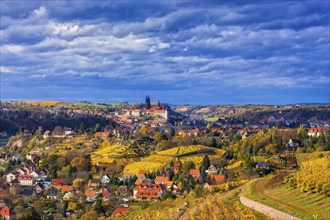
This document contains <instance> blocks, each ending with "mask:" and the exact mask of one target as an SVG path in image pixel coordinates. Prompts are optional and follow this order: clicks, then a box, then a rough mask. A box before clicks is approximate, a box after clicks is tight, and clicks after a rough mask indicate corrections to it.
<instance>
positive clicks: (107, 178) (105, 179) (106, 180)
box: [101, 174, 110, 184]
mask: <svg viewBox="0 0 330 220" xmlns="http://www.w3.org/2000/svg"><path fill="white" fill-rule="evenodd" d="M109 182H110V177H109V175H108V174H105V175H103V176H102V178H101V183H102V184H106V183H109Z"/></svg>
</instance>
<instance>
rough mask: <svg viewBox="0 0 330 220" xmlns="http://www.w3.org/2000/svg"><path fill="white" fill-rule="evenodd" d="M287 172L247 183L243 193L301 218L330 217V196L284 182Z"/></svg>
mask: <svg viewBox="0 0 330 220" xmlns="http://www.w3.org/2000/svg"><path fill="white" fill-rule="evenodd" d="M285 176H287V174H277V175H274V176H268V177H265V178H261V179H256V180H254V181H252V182H251V183H249V184H247V186H246V188H245V189H244V191H243V193H242V194H243V195H244V196H245V197H247V198H250V199H252V200H254V201H257V202H260V203H262V204H265V205H268V206H270V207H273V208H275V209H278V210H280V211H283V212H286V213H288V214H291V215H293V216H297V217H299V218H301V219H306V220H307V219H324V220H326V219H329V217H330V197H327V196H326V195H322V194H318V193H310V192H302V191H300V190H299V189H297V188H291V187H290V186H289V185H288V184H285V183H283V180H284V178H285Z"/></svg>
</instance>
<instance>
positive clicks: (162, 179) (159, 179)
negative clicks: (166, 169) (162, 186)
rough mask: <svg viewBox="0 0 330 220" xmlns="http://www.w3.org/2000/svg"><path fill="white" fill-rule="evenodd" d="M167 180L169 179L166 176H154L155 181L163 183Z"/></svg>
mask: <svg viewBox="0 0 330 220" xmlns="http://www.w3.org/2000/svg"><path fill="white" fill-rule="evenodd" d="M167 181H169V177H168V176H156V178H155V183H165V182H167Z"/></svg>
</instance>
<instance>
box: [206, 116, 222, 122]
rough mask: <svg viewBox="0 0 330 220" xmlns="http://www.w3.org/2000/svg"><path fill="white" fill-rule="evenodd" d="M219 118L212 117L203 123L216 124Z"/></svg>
mask: <svg viewBox="0 0 330 220" xmlns="http://www.w3.org/2000/svg"><path fill="white" fill-rule="evenodd" d="M218 119H219V117H212V118H204V120H205V121H208V122H216V121H218Z"/></svg>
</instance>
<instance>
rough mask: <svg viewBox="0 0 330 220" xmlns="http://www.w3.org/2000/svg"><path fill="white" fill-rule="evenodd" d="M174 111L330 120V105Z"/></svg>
mask: <svg viewBox="0 0 330 220" xmlns="http://www.w3.org/2000/svg"><path fill="white" fill-rule="evenodd" d="M172 108H173V110H174V111H177V112H179V113H182V114H185V115H199V116H203V117H205V118H217V117H218V118H222V117H243V116H244V118H251V119H252V120H255V119H260V118H261V117H264V116H271V115H278V114H279V112H281V115H282V116H283V117H284V118H290V119H299V118H300V119H304V120H306V121H307V120H308V119H311V118H315V119H317V120H330V116H329V115H330V105H326V104H319V105H317V104H316V105H302V106H289V105H288V106H269V105H209V106H201V105H186V106H173V107H172Z"/></svg>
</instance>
